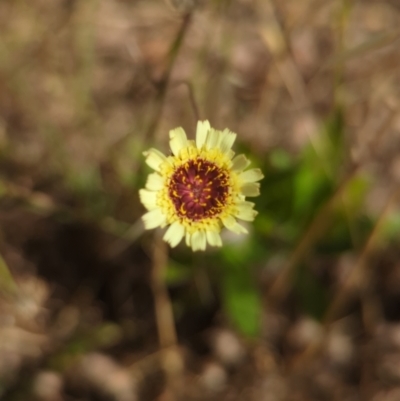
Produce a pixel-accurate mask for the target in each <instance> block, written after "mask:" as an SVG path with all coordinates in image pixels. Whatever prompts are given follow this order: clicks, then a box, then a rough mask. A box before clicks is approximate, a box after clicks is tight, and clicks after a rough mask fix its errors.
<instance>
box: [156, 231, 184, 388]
mask: <svg viewBox="0 0 400 401" xmlns="http://www.w3.org/2000/svg"><path fill="white" fill-rule="evenodd" d="M167 263H168V249H167V244H166V243H165V242H164V241H163V240H162V236H161V233H160V232H159V230H157V231H156V233H155V238H154V246H153V271H152V276H151V285H152V290H153V296H154V306H155V315H156V323H157V330H158V337H159V343H160V348H161V351H162V365H163V368H164V371H165V374H166V376H167V380H168V384H169V385H171V386H174V387H176V385H177V383H178V380H177V379H178V378H179V377H180V375H181V373H182V369H183V360H182V356H181V354H180V353H179V350H178V339H177V334H176V329H175V322H174V315H173V310H172V304H171V300H170V298H169V294H168V290H167V287H166V285H165V270H166V268H167Z"/></svg>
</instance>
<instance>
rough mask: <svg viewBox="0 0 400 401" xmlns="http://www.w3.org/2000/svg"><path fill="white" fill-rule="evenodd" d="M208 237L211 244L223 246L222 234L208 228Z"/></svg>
mask: <svg viewBox="0 0 400 401" xmlns="http://www.w3.org/2000/svg"><path fill="white" fill-rule="evenodd" d="M206 237H207V242H208V243H209V244H210V245H211V246H222V240H221V236H220V235H219V233H217V232H216V231H210V230H207V231H206Z"/></svg>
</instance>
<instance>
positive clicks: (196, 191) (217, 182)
mask: <svg viewBox="0 0 400 401" xmlns="http://www.w3.org/2000/svg"><path fill="white" fill-rule="evenodd" d="M228 195H229V176H228V174H227V172H226V171H224V170H223V169H221V168H220V167H218V166H217V165H216V164H214V163H212V162H210V161H208V160H204V159H201V158H197V159H194V160H189V161H187V162H186V163H185V164H183V165H182V166H180V167H178V168H177V169H176V171H175V172H174V174H173V175H172V177H171V180H170V183H169V196H170V198H171V199H172V202H173V203H174V206H175V209H176V212H177V213H178V215H179V216H181V217H186V218H188V219H190V220H193V221H198V220H201V219H205V218H208V217H214V216H216V215H218V214H220V213H221V211H222V209H223V207H224V205H225V204H226V201H227V198H228Z"/></svg>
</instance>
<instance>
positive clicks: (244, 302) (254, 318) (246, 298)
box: [222, 269, 262, 337]
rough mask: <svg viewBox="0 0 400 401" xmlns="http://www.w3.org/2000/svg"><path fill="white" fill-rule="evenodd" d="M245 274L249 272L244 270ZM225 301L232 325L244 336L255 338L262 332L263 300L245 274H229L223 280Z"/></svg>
mask: <svg viewBox="0 0 400 401" xmlns="http://www.w3.org/2000/svg"><path fill="white" fill-rule="evenodd" d="M243 271H244V272H247V274H248V271H247V270H246V269H243ZM222 289H223V291H222V293H223V301H224V306H225V309H226V312H227V313H228V316H229V317H230V319H231V321H232V323H233V324H234V325H235V326H236V327H237V329H238V330H240V331H241V332H242V333H243V334H245V335H247V336H249V337H255V336H257V335H258V334H259V331H260V320H261V310H262V305H261V300H260V296H259V294H258V291H257V290H256V288H255V286H254V285H253V284H252V283H251V282H250V281H249V280H248V279H247V280H246V279H244V275H243V274H234V272H229V273H228V274H226V275H225V277H224V278H223V283H222Z"/></svg>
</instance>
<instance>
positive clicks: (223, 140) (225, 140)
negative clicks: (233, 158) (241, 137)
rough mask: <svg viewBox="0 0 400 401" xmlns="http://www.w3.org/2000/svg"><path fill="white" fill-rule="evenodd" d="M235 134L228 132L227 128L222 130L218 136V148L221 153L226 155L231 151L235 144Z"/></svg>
mask: <svg viewBox="0 0 400 401" xmlns="http://www.w3.org/2000/svg"><path fill="white" fill-rule="evenodd" d="M235 139H236V134H235V133H233V132H231V131H229V130H228V129H227V128H226V129H224V130H223V131H222V133H221V136H220V143H219V148H220V149H221V152H222V153H228V152H229V151H230V150H231V147H232V145H233V143H234V142H235Z"/></svg>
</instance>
